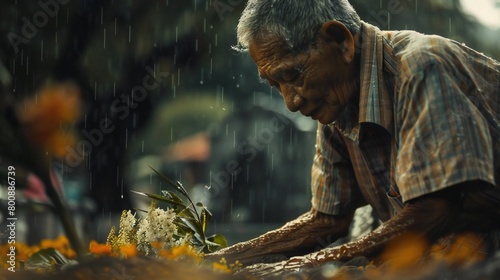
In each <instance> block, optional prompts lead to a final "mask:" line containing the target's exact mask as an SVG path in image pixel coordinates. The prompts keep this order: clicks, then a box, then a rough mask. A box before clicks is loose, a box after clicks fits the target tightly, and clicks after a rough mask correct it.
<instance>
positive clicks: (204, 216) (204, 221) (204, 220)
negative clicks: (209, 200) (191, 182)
mask: <svg viewBox="0 0 500 280" xmlns="http://www.w3.org/2000/svg"><path fill="white" fill-rule="evenodd" d="M200 204H201V203H200ZM201 205H202V207H203V209H202V210H201V221H200V223H201V228H202V230H203V232H204V233H205V232H207V227H208V223H209V222H210V220H211V219H212V213H210V211H208V209H207V207H205V206H203V204H201Z"/></svg>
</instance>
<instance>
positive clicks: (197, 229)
mask: <svg viewBox="0 0 500 280" xmlns="http://www.w3.org/2000/svg"><path fill="white" fill-rule="evenodd" d="M180 219H181V220H182V221H183V222H184V224H185V225H187V226H188V227H189V228H191V229H192V230H193V232H194V234H195V236H196V235H198V236H199V239H200V241H201V242H202V243H205V233H204V232H203V229H202V227H201V225H200V222H199V221H197V220H195V219H189V218H183V217H181V218H180Z"/></svg>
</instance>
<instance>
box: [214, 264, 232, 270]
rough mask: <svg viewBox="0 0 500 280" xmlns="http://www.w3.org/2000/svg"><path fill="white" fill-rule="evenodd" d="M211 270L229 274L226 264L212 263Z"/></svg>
mask: <svg viewBox="0 0 500 280" xmlns="http://www.w3.org/2000/svg"><path fill="white" fill-rule="evenodd" d="M212 269H213V270H214V271H222V272H231V269H229V267H227V264H225V263H217V262H214V263H213V264H212Z"/></svg>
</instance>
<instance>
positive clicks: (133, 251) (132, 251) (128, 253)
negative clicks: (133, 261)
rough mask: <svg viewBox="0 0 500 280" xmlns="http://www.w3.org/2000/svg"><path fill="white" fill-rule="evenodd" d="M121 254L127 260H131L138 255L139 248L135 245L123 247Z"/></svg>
mask: <svg viewBox="0 0 500 280" xmlns="http://www.w3.org/2000/svg"><path fill="white" fill-rule="evenodd" d="M120 253H121V255H122V256H123V257H125V258H131V257H134V256H136V255H137V247H136V246H135V244H129V245H123V246H121V248H120Z"/></svg>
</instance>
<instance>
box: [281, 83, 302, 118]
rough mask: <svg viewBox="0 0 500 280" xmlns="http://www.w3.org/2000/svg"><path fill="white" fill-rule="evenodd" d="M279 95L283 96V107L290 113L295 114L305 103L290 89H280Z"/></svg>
mask: <svg viewBox="0 0 500 280" xmlns="http://www.w3.org/2000/svg"><path fill="white" fill-rule="evenodd" d="M281 90H282V92H281V94H282V95H283V98H284V100H285V105H286V107H287V108H288V110H290V111H292V112H296V111H298V110H299V109H300V107H301V106H302V105H304V103H306V100H305V99H304V98H303V97H302V96H300V95H299V94H298V93H297V92H296V91H295V90H293V89H290V88H286V89H285V88H284V87H281Z"/></svg>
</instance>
